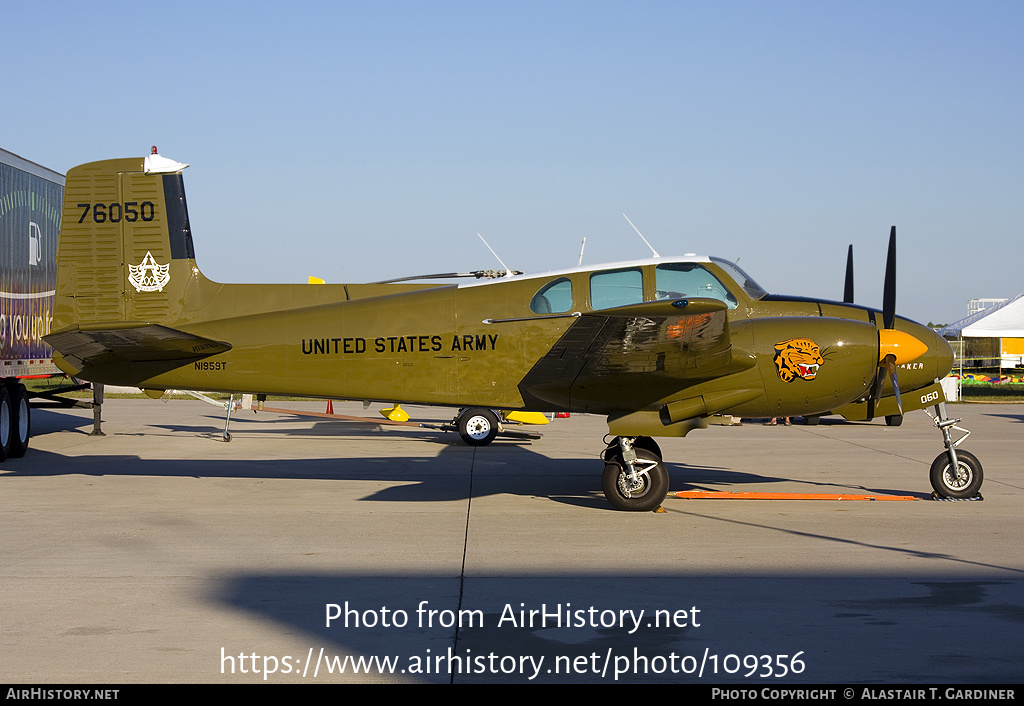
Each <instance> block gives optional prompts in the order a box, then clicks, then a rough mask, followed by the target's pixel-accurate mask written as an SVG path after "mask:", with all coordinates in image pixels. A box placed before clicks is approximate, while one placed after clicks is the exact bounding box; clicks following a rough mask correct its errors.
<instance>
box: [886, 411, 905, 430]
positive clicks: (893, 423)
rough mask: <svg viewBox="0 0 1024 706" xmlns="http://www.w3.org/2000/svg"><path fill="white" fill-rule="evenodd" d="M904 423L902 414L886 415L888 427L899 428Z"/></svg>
mask: <svg viewBox="0 0 1024 706" xmlns="http://www.w3.org/2000/svg"><path fill="white" fill-rule="evenodd" d="M902 423H903V415H902V414H887V415H885V426H887V427H898V426H899V425H900V424H902Z"/></svg>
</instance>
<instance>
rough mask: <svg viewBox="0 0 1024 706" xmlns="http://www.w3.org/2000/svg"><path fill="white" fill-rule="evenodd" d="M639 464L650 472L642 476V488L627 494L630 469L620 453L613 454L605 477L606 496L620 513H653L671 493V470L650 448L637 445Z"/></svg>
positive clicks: (606, 468) (610, 456)
mask: <svg viewBox="0 0 1024 706" xmlns="http://www.w3.org/2000/svg"><path fill="white" fill-rule="evenodd" d="M633 448H634V451H635V452H636V459H637V463H638V464H640V467H641V470H643V469H646V470H647V473H645V474H644V475H642V476H640V480H641V487H640V488H638V489H637V490H634V491H627V490H626V488H625V483H626V469H625V464H624V463H623V461H622V455H621V454H619V453H616V454H609V455H608V457H607V460H606V461H605V466H604V475H603V476H602V478H601V481H602V485H603V486H604V496H605V497H606V498H608V502H609V503H611V505H612V507H614V508H615V509H616V510H626V511H628V512H649V511H651V510H656V509H657V508H658V507H660V506H661V503H662V502H663V501H664V500H665V495H666V494H668V469H666V468H665V464H664V463H662V462H661V459H660V458H658V457H657V456H655V455H654V454H653V453H651V452H650V451H648V450H647V449H644V448H640V447H636V446H634V447H633Z"/></svg>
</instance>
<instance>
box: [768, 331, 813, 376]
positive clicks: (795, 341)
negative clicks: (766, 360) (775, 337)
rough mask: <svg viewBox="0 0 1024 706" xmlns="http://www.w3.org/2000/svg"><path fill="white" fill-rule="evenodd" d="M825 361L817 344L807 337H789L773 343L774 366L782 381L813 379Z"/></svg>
mask: <svg viewBox="0 0 1024 706" xmlns="http://www.w3.org/2000/svg"><path fill="white" fill-rule="evenodd" d="M824 363H825V361H824V360H823V359H822V357H821V349H820V348H818V344H817V343H815V342H814V341H812V340H811V339H809V338H791V339H789V340H788V341H783V342H782V343H776V344H775V368H776V369H777V370H778V371H779V378H780V379H781V380H782V381H783V382H793V381H794V380H795V379H797V378H802V379H804V380H813V379H814V377H815V376H816V375H817V374H818V368H819V367H821V366H822V365H823V364H824Z"/></svg>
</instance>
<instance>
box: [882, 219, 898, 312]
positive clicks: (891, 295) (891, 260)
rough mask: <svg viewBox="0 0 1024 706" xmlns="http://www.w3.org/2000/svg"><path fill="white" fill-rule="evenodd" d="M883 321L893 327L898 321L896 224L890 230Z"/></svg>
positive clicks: (883, 295)
mask: <svg viewBox="0 0 1024 706" xmlns="http://www.w3.org/2000/svg"><path fill="white" fill-rule="evenodd" d="M882 321H883V322H884V325H885V328H892V327H893V325H894V324H895V323H896V226H893V227H892V230H890V231H889V255H888V256H887V257H886V258H885V284H884V285H883V290H882Z"/></svg>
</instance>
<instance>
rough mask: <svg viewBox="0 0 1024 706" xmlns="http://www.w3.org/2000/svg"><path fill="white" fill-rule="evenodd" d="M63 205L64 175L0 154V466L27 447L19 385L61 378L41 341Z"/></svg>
mask: <svg viewBox="0 0 1024 706" xmlns="http://www.w3.org/2000/svg"><path fill="white" fill-rule="evenodd" d="M63 200H64V176H63V175H61V174H58V173H57V172H54V171H52V170H50V169H47V168H45V167H41V166H39V165H38V164H35V163H34V162H30V161H29V160H27V159H23V158H21V157H19V156H17V155H15V154H12V153H11V152H8V151H6V150H3V149H0V382H2V384H0V461H3V460H6V459H7V458H8V457H15V458H16V457H20V456H24V455H25V451H26V450H27V449H28V445H29V438H30V436H31V406H30V404H29V392H28V390H27V389H26V387H25V381H26V380H28V379H33V378H45V377H50V376H57V375H60V376H62V377H63V376H64V373H63V372H61V371H60V369H58V368H57V366H55V365H54V364H53V360H52V359H51V351H50V347H49V346H48V345H46V344H45V343H44V342H43V340H42V337H43V336H45V335H46V334H47V333H49V332H50V325H51V323H52V321H53V293H54V285H55V280H56V276H57V265H56V253H57V235H58V232H59V230H60V219H61V209H62V207H63ZM76 387H79V388H80V386H77V385H72V386H71V387H69V388H65V390H56V391H54V392H61V391H66V390H67V389H72V388H76ZM43 396H44V397H47V398H49V399H51V400H54V401H59V400H60V399H61V398H57V397H54V396H53V395H52V394H46V395H43ZM64 404H65V406H67V405H70V404H75V402H73V401H71V400H64ZM86 406H91V405H88V404H87V405H86Z"/></svg>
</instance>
